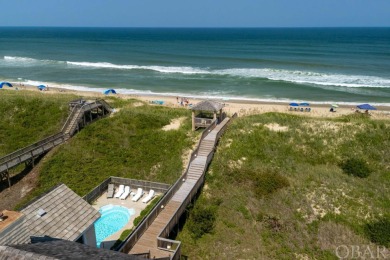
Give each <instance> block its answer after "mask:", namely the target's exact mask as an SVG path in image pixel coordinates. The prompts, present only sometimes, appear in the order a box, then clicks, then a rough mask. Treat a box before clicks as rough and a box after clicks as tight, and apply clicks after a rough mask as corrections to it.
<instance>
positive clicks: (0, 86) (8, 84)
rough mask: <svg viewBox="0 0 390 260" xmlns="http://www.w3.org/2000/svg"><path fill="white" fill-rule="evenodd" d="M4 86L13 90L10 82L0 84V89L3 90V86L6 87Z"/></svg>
mask: <svg viewBox="0 0 390 260" xmlns="http://www.w3.org/2000/svg"><path fill="white" fill-rule="evenodd" d="M4 85H6V86H8V87H10V88H12V84H11V83H9V82H5V81H3V82H0V88H3V86H4Z"/></svg>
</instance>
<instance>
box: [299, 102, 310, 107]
mask: <svg viewBox="0 0 390 260" xmlns="http://www.w3.org/2000/svg"><path fill="white" fill-rule="evenodd" d="M299 105H300V106H303V107H308V106H310V104H309V103H300V104H299Z"/></svg>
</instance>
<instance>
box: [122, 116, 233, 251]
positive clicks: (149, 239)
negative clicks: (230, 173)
mask: <svg viewBox="0 0 390 260" xmlns="http://www.w3.org/2000/svg"><path fill="white" fill-rule="evenodd" d="M229 120H230V119H229V118H225V120H223V121H222V122H221V123H220V124H219V125H217V126H216V127H215V128H214V129H213V130H212V131H211V132H210V133H209V134H208V135H207V136H206V137H205V138H204V139H203V140H202V141H201V143H200V145H199V150H198V153H197V157H196V158H195V159H194V160H193V161H191V162H190V165H189V167H188V171H187V173H186V175H185V176H186V178H185V180H184V181H183V183H182V184H181V186H180V188H179V189H178V190H177V191H176V192H175V193H174V194H173V196H172V198H171V199H170V200H169V202H168V203H167V204H166V206H165V207H164V209H163V210H162V211H161V212H160V213H159V215H158V216H157V217H156V218H155V219H154V221H153V223H152V224H151V225H150V226H149V227H148V228H147V229H146V231H145V232H144V233H143V234H142V236H141V237H140V238H139V239H138V241H137V242H136V244H135V245H134V246H133V248H132V249H131V250H130V252H129V254H142V253H146V252H150V255H149V257H150V258H151V259H153V258H156V259H157V258H171V257H172V252H170V251H168V250H163V249H159V248H158V246H157V237H159V236H160V234H161V233H162V232H163V230H164V229H166V228H167V226H168V224H169V222H170V221H171V220H172V219H176V220H178V219H179V218H180V216H177V214H181V213H178V212H180V211H179V209H180V208H181V209H183V207H186V206H187V204H188V203H189V202H190V199H188V198H189V197H190V198H191V194H194V193H196V192H197V189H198V188H199V187H200V186H201V184H202V183H203V181H204V174H205V172H206V169H207V166H208V164H209V162H210V160H211V157H210V155H211V156H212V155H213V151H214V148H215V146H216V144H217V137H218V134H220V132H221V131H223V130H224V126H225V125H226V124H227V123H228V122H229ZM184 204H185V205H184ZM182 212H183V210H182ZM176 224H177V223H176ZM170 231H171V230H168V232H167V233H169V232H170Z"/></svg>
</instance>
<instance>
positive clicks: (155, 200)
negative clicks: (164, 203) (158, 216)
mask: <svg viewBox="0 0 390 260" xmlns="http://www.w3.org/2000/svg"><path fill="white" fill-rule="evenodd" d="M160 198H161V196H157V197H156V198H154V199H153V200H152V202H150V204H149V205H148V206H146V208H144V209H143V210H142V211H141V213H140V214H139V216H138V217H136V218H135V219H134V221H133V224H134V227H136V226H138V224H139V223H140V222H141V220H142V219H143V218H144V217H145V216H146V215H148V214H149V212H150V211H151V210H152V209H153V208H154V206H155V205H156V204H157V202H158V201H159V200H160Z"/></svg>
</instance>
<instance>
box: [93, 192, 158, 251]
mask: <svg viewBox="0 0 390 260" xmlns="http://www.w3.org/2000/svg"><path fill="white" fill-rule="evenodd" d="M118 189H119V187H118V186H115V192H116V191H117V190H118ZM131 191H132V192H134V193H135V192H137V190H136V189H131ZM144 192H145V194H144V195H143V196H142V197H141V198H140V199H139V200H138V201H137V202H134V201H132V200H131V199H132V198H133V196H132V195H129V196H128V197H127V198H126V199H125V200H121V199H119V198H107V193H106V192H104V193H103V194H102V195H101V196H100V197H99V198H97V199H96V200H95V201H94V202H93V203H92V207H94V208H95V209H96V210H99V209H100V208H101V207H103V206H106V205H109V204H112V205H117V206H124V207H126V208H129V209H131V208H133V209H134V211H135V214H134V215H132V216H131V217H130V220H129V222H127V224H126V225H125V226H124V227H123V228H121V229H120V230H119V231H118V232H116V233H114V234H112V235H111V236H109V237H107V238H106V239H105V240H104V242H107V241H110V242H111V243H112V244H111V243H107V245H108V246H110V247H111V246H112V245H113V244H114V243H115V241H116V240H118V238H119V237H120V235H121V234H122V232H123V231H124V230H126V229H131V228H132V227H133V226H134V225H133V221H134V219H135V218H136V217H138V216H139V215H140V213H141V211H142V210H143V209H145V208H146V206H147V205H149V203H150V202H151V201H152V200H153V199H152V200H150V201H149V202H148V203H143V202H142V199H143V198H144V197H145V196H147V194H148V193H149V191H144ZM114 194H115V193H114ZM159 195H161V193H158V192H156V193H155V197H156V196H159Z"/></svg>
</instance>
